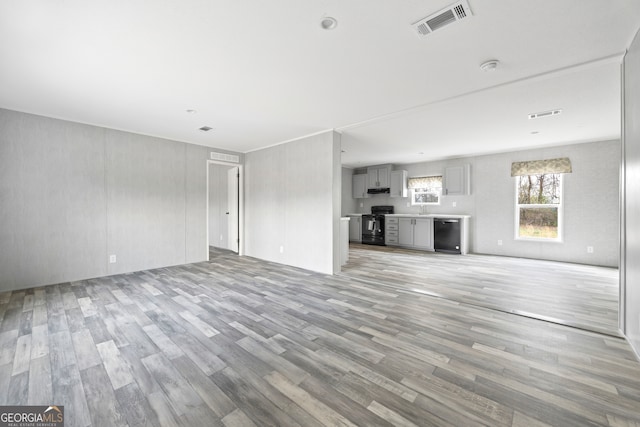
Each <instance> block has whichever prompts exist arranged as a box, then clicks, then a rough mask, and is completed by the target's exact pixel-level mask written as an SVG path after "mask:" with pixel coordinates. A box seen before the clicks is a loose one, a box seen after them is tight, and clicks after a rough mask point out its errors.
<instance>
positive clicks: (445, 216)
mask: <svg viewBox="0 0 640 427" xmlns="http://www.w3.org/2000/svg"><path fill="white" fill-rule="evenodd" d="M385 216H393V217H396V218H402V217H404V218H459V219H462V218H471V215H459V214H410V213H408V214H402V213H400V214H387V215H385Z"/></svg>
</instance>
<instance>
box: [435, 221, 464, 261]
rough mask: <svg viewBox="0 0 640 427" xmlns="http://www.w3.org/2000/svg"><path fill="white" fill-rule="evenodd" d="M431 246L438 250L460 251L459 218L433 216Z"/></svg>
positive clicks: (455, 252)
mask: <svg viewBox="0 0 640 427" xmlns="http://www.w3.org/2000/svg"><path fill="white" fill-rule="evenodd" d="M433 248H434V249H435V250H436V251H439V252H449V253H454V254H459V253H460V220H459V219H455V218H435V219H434V220H433Z"/></svg>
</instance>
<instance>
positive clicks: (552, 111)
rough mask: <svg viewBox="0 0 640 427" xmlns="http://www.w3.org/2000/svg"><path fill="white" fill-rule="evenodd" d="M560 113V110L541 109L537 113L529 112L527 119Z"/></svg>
mask: <svg viewBox="0 0 640 427" xmlns="http://www.w3.org/2000/svg"><path fill="white" fill-rule="evenodd" d="M560 113H562V110H549V111H541V112H539V113H532V114H529V120H533V119H539V118H541V117H550V116H557V115H558V114H560Z"/></svg>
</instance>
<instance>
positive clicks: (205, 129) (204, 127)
mask: <svg viewBox="0 0 640 427" xmlns="http://www.w3.org/2000/svg"><path fill="white" fill-rule="evenodd" d="M198 129H199V130H201V131H202V132H209V131H210V130H213V128H212V127H210V126H202V127H201V128H198Z"/></svg>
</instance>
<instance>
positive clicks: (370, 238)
mask: <svg viewBox="0 0 640 427" xmlns="http://www.w3.org/2000/svg"><path fill="white" fill-rule="evenodd" d="M392 213H393V206H371V213H370V214H364V215H362V243H363V244H365V245H380V246H384V216H385V215H388V214H392Z"/></svg>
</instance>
